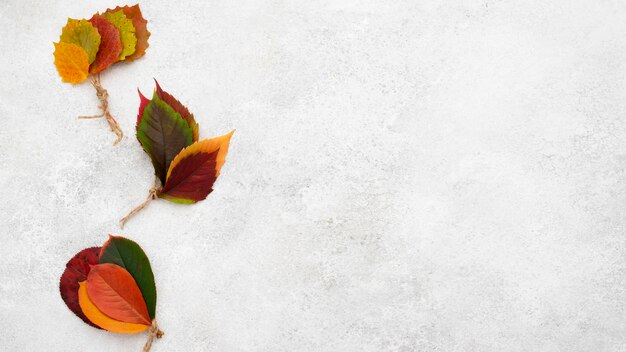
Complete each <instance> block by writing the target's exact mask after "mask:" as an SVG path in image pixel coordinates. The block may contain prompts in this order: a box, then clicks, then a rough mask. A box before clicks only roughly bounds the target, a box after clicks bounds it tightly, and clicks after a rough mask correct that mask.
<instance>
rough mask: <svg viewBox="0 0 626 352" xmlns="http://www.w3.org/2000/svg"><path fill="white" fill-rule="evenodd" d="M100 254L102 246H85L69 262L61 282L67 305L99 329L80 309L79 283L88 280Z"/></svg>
mask: <svg viewBox="0 0 626 352" xmlns="http://www.w3.org/2000/svg"><path fill="white" fill-rule="evenodd" d="M99 255H100V247H91V248H85V249H83V250H82V251H80V252H78V253H77V254H76V255H75V256H74V257H72V259H70V261H69V262H67V265H66V266H65V271H64V272H63V275H61V281H60V284H59V289H60V291H61V298H63V301H64V302H65V304H66V305H67V307H68V308H69V309H70V310H71V311H72V312H74V314H76V315H77V316H78V317H79V318H81V319H82V320H83V321H84V322H85V323H87V324H89V325H91V326H93V327H95V328H98V329H100V327H98V326H97V325H95V324H93V323H92V322H91V321H89V319H88V318H87V317H86V316H85V314H83V311H82V309H80V305H79V304H78V287H79V284H78V283H79V282H81V281H85V280H87V275H89V271H90V270H91V267H92V266H94V265H97V264H98V260H99Z"/></svg>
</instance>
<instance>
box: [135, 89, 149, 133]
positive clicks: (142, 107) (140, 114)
mask: <svg viewBox="0 0 626 352" xmlns="http://www.w3.org/2000/svg"><path fill="white" fill-rule="evenodd" d="M137 93H139V112H138V113H137V123H136V124H135V131H138V130H139V123H140V122H141V118H142V117H143V111H144V110H145V109H146V106H148V104H150V99H148V98H146V97H145V96H144V95H143V94H141V91H140V90H139V89H137ZM137 140H139V139H137ZM139 142H140V143H141V141H139Z"/></svg>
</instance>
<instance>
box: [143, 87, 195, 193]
mask: <svg viewBox="0 0 626 352" xmlns="http://www.w3.org/2000/svg"><path fill="white" fill-rule="evenodd" d="M137 139H138V140H139V142H140V143H141V145H142V146H143V149H144V151H145V152H146V153H147V154H148V155H149V156H150V159H151V160H152V165H153V166H154V171H155V174H156V176H157V177H159V179H160V180H161V182H162V183H163V184H164V183H165V175H166V172H167V170H168V168H169V166H170V163H171V162H172V160H173V159H174V157H175V156H176V155H177V154H178V153H179V152H180V151H181V150H182V149H183V148H185V147H187V146H189V145H191V143H192V130H191V128H190V127H189V124H188V123H187V121H185V120H184V119H183V118H182V117H181V116H180V114H179V113H177V112H176V111H174V109H172V108H171V107H170V106H169V105H168V104H167V103H165V102H164V101H163V100H161V99H159V97H157V96H156V94H155V96H154V97H153V98H152V101H151V102H150V103H149V104H148V105H147V106H146V107H145V109H144V110H143V115H142V117H141V121H140V122H139V124H138V125H137Z"/></svg>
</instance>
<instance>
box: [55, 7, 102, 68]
mask: <svg viewBox="0 0 626 352" xmlns="http://www.w3.org/2000/svg"><path fill="white" fill-rule="evenodd" d="M61 42H64V43H70V44H76V45H78V46H80V47H81V48H83V49H84V50H85V52H86V53H87V58H88V59H89V64H91V63H92V62H93V60H95V59H96V54H97V53H98V48H99V47H100V34H99V33H98V30H97V29H96V28H94V26H93V25H92V24H91V23H89V22H88V21H87V20H75V19H73V18H68V19H67V24H66V25H65V27H63V32H62V33H61Z"/></svg>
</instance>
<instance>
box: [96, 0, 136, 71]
mask: <svg viewBox="0 0 626 352" xmlns="http://www.w3.org/2000/svg"><path fill="white" fill-rule="evenodd" d="M102 16H104V18H106V20H107V21H109V22H111V24H113V25H114V26H115V28H117V30H118V31H120V40H121V41H122V53H121V54H120V60H124V59H125V58H126V56H129V55H131V54H133V53H134V52H135V46H136V45H137V37H136V36H135V26H134V25H133V21H132V20H130V19H128V18H127V17H126V15H125V14H124V11H123V10H118V11H115V12H105V13H104V14H103V15H102Z"/></svg>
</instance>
